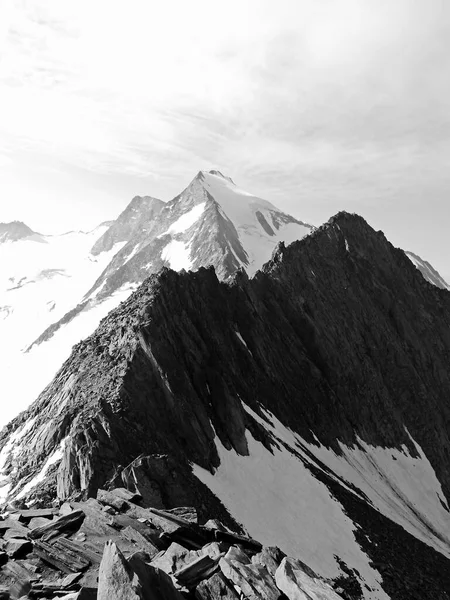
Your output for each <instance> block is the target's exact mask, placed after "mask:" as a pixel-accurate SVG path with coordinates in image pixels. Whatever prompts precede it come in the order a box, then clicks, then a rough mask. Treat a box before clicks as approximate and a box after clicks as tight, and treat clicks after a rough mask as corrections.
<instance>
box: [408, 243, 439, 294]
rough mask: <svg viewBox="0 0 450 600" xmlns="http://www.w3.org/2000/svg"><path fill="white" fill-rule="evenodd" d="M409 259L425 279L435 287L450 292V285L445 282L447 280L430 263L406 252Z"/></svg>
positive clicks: (412, 253)
mask: <svg viewBox="0 0 450 600" xmlns="http://www.w3.org/2000/svg"><path fill="white" fill-rule="evenodd" d="M406 255H407V257H408V258H409V259H410V260H411V261H412V263H413V264H414V265H415V266H416V267H417V268H418V269H419V271H420V272H421V273H422V275H423V276H424V278H425V279H426V280H427V281H429V282H430V283H432V284H433V285H435V286H436V287H438V288H441V289H443V290H450V285H449V284H448V283H447V282H446V281H445V279H444V278H443V277H442V276H441V275H440V274H439V273H438V272H437V271H436V269H435V268H433V267H432V266H431V265H430V263H429V262H427V261H426V260H423V258H420V256H418V255H417V254H414V252H406Z"/></svg>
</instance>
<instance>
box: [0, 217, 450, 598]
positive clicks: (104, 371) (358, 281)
mask: <svg viewBox="0 0 450 600" xmlns="http://www.w3.org/2000/svg"><path fill="white" fill-rule="evenodd" d="M449 358H450V295H449V294H448V292H446V291H444V290H440V289H438V288H435V287H432V286H430V285H429V284H428V283H427V282H426V281H425V280H424V279H423V277H422V275H421V274H420V273H419V272H418V271H417V269H416V268H415V267H414V266H413V265H412V264H411V262H410V261H409V259H408V258H407V257H406V255H405V254H404V253H403V252H402V251H401V250H398V249H396V248H394V247H393V246H392V245H391V244H390V243H389V242H388V241H387V240H386V238H385V237H384V235H383V234H382V233H381V232H378V233H377V232H375V231H373V230H372V229H371V228H370V227H369V226H368V225H367V223H366V222H365V221H364V220H363V219H362V218H360V217H358V216H355V215H349V214H346V213H340V214H339V215H337V216H336V217H334V218H333V219H331V220H330V222H329V223H328V224H327V225H325V226H324V227H322V228H321V229H319V230H317V231H316V232H315V233H314V234H312V235H310V236H308V237H307V238H305V239H303V240H301V241H300V242H296V243H294V244H291V245H290V246H289V247H284V246H283V245H280V246H279V247H278V249H277V251H276V252H275V253H274V255H273V258H272V260H271V261H270V262H269V263H268V264H267V265H265V267H264V268H263V270H262V271H261V272H259V273H258V274H257V275H256V276H255V277H254V278H253V279H251V280H249V279H248V278H247V276H246V275H245V274H244V273H242V272H239V273H238V274H237V275H236V276H235V277H234V278H232V279H231V281H230V282H228V283H223V282H220V281H219V280H218V279H217V276H216V274H215V272H214V269H200V270H199V271H198V272H196V273H188V274H187V273H180V274H177V273H175V272H173V271H169V270H163V271H162V272H161V273H160V274H159V275H156V276H152V277H150V278H149V279H147V280H146V281H145V282H144V284H143V285H142V286H141V287H140V288H139V289H138V290H137V291H136V292H135V293H134V294H133V295H132V296H131V297H130V298H129V299H128V300H127V301H125V302H124V303H122V304H121V305H120V306H119V307H118V308H117V309H116V310H115V311H113V312H112V313H110V314H109V315H108V317H107V318H105V319H104V320H103V321H102V323H101V325H100V326H99V328H98V329H97V330H96V332H95V333H94V334H93V335H92V336H90V337H89V338H88V339H86V340H85V341H83V342H81V343H80V344H78V345H77V346H75V347H74V350H73V353H72V356H71V357H70V359H69V360H68V361H67V362H66V363H65V364H64V366H63V367H62V369H61V370H60V372H59V373H58V375H57V376H56V378H55V380H54V381H53V382H52V383H51V384H50V385H49V386H48V387H47V389H46V390H45V391H44V392H43V393H42V395H41V396H40V398H39V399H38V400H37V401H36V403H35V404H34V405H33V406H32V407H31V408H30V409H29V410H28V411H27V412H26V413H24V414H23V415H21V416H20V417H18V419H16V420H15V421H14V422H13V423H12V424H10V425H9V426H8V428H7V429H6V430H4V431H3V433H2V443H3V444H5V443H6V441H7V439H8V437H9V435H10V434H11V433H12V432H14V431H16V430H17V429H18V427H19V426H21V425H22V424H23V423H26V422H30V420H31V419H35V421H33V425H32V428H31V430H30V433H28V434H27V437H26V441H27V444H25V445H24V447H23V448H22V449H21V450H20V452H19V451H18V452H16V453H15V454H12V455H10V456H9V458H8V461H9V462H8V465H9V467H7V468H9V470H10V472H11V481H12V483H13V485H14V484H16V483H17V482H18V481H19V476H21V477H22V478H25V479H23V482H24V483H25V481H29V479H31V477H32V476H33V475H34V474H35V472H36V471H38V470H39V469H40V468H41V467H42V465H43V463H44V461H45V460H46V458H47V457H48V456H50V455H52V453H54V452H55V449H57V448H62V450H61V452H62V459H61V461H60V462H59V466H58V468H57V469H56V468H55V469H54V470H53V471H49V472H48V475H47V477H46V478H45V480H44V481H43V483H40V484H38V485H36V486H35V487H33V488H32V489H31V491H30V492H29V494H28V497H35V498H38V499H39V498H43V497H45V498H50V497H52V496H54V495H56V493H57V495H58V496H59V497H60V498H61V499H64V498H67V497H70V496H73V495H77V494H82V495H94V494H95V493H96V491H97V489H98V488H99V487H101V486H103V485H104V484H105V483H106V482H108V481H110V482H115V483H116V484H117V478H118V477H119V478H121V479H122V482H121V484H122V485H123V484H124V483H125V484H126V485H130V487H131V489H132V488H133V486H132V485H131V484H132V482H133V480H134V481H135V480H136V479H140V477H141V476H142V473H144V474H145V473H146V475H145V477H146V479H147V483H146V485H145V486H144V487H145V490H146V493H148V495H149V498H150V499H151V502H152V503H153V505H155V500H156V502H157V503H159V502H160V503H161V504H162V505H163V506H165V507H166V508H173V506H175V505H176V504H177V503H178V504H179V503H180V501H181V503H182V504H186V503H189V504H194V505H195V506H197V507H198V505H199V504H202V502H203V503H204V504H205V508H204V513H203V516H204V517H205V518H206V517H207V516H208V512H210V514H211V516H214V514H213V511H210V510H208V506H207V502H206V503H205V502H204V500H203V499H204V498H206V497H207V493H206V492H205V489H204V488H201V486H197V487H195V486H194V484H192V490H191V492H189V493H191V494H192V495H191V496H189V497H186V498H179V496H178V492H177V488H176V486H174V487H173V488H172V489H165V488H164V486H163V485H162V483H161V482H162V480H163V479H164V477H163V474H164V472H167V469H169V471H171V470H172V471H173V472H174V473H176V474H177V472H180V471H181V472H182V473H188V472H189V466H188V462H189V461H191V462H194V463H196V464H198V465H200V466H202V467H204V468H206V469H209V470H210V471H211V472H213V471H214V469H215V468H216V467H218V465H219V462H220V460H219V455H218V452H217V448H216V445H215V442H214V439H215V435H216V434H217V436H218V438H219V439H220V441H221V443H222V444H223V445H224V446H225V448H227V449H230V448H233V449H234V450H235V451H236V452H237V453H238V454H240V455H244V456H245V455H246V454H247V453H248V447H247V440H246V435H245V432H246V430H250V431H251V433H252V435H253V437H254V438H255V439H257V440H259V441H261V442H262V443H263V444H264V445H265V446H266V447H267V448H270V447H271V445H272V443H273V441H272V439H271V437H270V435H269V434H268V432H267V431H266V430H265V429H264V428H263V427H262V426H261V425H260V424H259V422H257V421H256V420H255V419H254V418H253V417H252V416H250V414H249V413H248V412H247V411H246V410H244V408H243V406H242V402H244V403H245V404H246V405H248V406H249V407H250V408H251V409H253V411H255V412H256V413H257V414H258V415H260V416H261V418H262V419H264V418H265V416H264V412H262V411H261V407H264V408H266V409H267V410H269V411H270V412H271V413H272V414H273V415H275V416H276V417H277V418H278V419H279V420H280V421H281V422H282V423H284V424H285V425H286V426H288V427H289V428H290V429H291V430H293V431H295V432H297V433H298V434H300V435H301V437H302V438H303V439H304V440H305V441H307V442H309V443H310V444H317V443H320V444H322V445H323V446H325V447H328V448H332V449H334V450H335V451H336V453H338V454H339V453H340V452H341V449H340V446H339V442H341V443H343V444H345V445H347V446H353V445H357V443H358V439H359V440H363V441H365V442H367V443H369V444H371V445H374V446H382V447H387V448H399V449H402V448H407V449H408V451H409V453H410V454H411V455H412V456H417V455H418V450H417V448H416V446H415V445H414V443H413V442H412V440H411V438H410V436H409V435H408V434H410V435H411V436H412V437H413V438H414V440H415V441H416V442H417V443H418V444H420V446H421V448H422V450H423V451H424V453H425V455H426V457H427V459H428V460H429V461H430V463H431V465H432V467H433V469H434V471H435V473H436V474H437V476H438V478H439V481H440V482H441V485H442V489H443V492H444V494H445V496H446V498H447V499H450V467H449V464H450V462H449V460H448V458H449V454H450V439H449V431H450V428H449V424H450V407H449V405H448V397H449V394H450V373H449V370H448V362H449ZM424 415H426V418H424ZM161 454H165V455H168V456H169V457H170V461H171V464H170V465H169V463H167V461H166V463H167V464H164V460H161V459H157V458H151V459H148V460H147V459H146V460H141V461H140V462H139V460H138V461H136V459H137V458H138V457H140V456H141V455H146V456H147V455H148V456H155V455H161ZM152 461H153V462H152ZM127 465H129V466H128V467H127ZM138 470H140V474H139V476H136V475H135V474H136V472H137V471H138ZM165 470H166V471H165ZM184 476H185V477H187V478H188V475H184ZM317 476H318V477H319V474H318V475H317ZM177 477H178V475H177ZM320 477H321V478H322V479H323V480H324V481H325V482H326V484H327V485H329V486H330V488H333V486H334V487H337V488H338V489H337V490H333V493H334V495H335V496H336V497H339V498H340V499H341V498H342V503H343V504H344V506H346V509H347V510H348V511H349V512H350V511H351V512H352V514H354V520H355V522H363V521H364V522H365V526H366V528H365V531H366V532H367V531H372V532H374V531H375V528H377V529H378V530H379V529H380V527H381V525H380V523H382V527H383V528H384V529H383V531H386V532H387V533H386V534H385V538H384V539H383V547H384V548H391V551H392V548H394V547H395V544H394V543H393V542H392V539H394V540H396V539H398V538H397V537H396V536H397V535H398V534H397V533H395V532H393V531H392V523H391V522H390V521H389V520H388V519H386V517H382V516H380V515H379V513H377V512H376V511H375V510H374V509H373V508H372V507H370V506H369V505H368V504H367V503H361V502H360V503H359V504H358V503H356V504H357V505H356V504H355V500H354V498H353V497H352V496H351V494H348V493H347V492H343V491H342V490H343V488H342V489H341V486H340V485H338V484H336V483H335V482H334V483H332V479H330V478H328V476H325V475H323V473H322V474H321V475H320ZM182 487H183V488H184V487H185V486H184V485H183V486H182ZM18 489H20V487H19V488H18ZM187 489H189V486H187ZM208 502H209V501H208ZM209 506H212V504H210V505H209ZM362 506H364V508H362ZM386 522H388V523H391V525H386ZM389 527H391V529H390V528H389ZM395 527H397V526H395ZM395 527H394V529H395ZM371 528H373V529H371ZM400 529H401V528H400ZM402 531H403V530H402ZM433 533H434V534H435V535H437V536H439V535H440V532H438V531H436V532H433ZM402 535H403V536H405V540H409V539H411V540H413V539H414V538H412V537H411V536H410V535H409V534H406V533H405V532H403V533H402ZM370 536H371V537H372V533H371V534H370ZM389 540H391V541H389ZM361 543H362V542H361ZM405 543H410V542H407V541H405ZM389 544H391V545H390V546H389ZM411 544H412V542H411ZM414 544H415V547H416V548H418V550H417V555H418V556H425V557H429V556H432V554H433V552H434V551H431V550H430V551H429V553H428V554H427V552H428V549H427V547H426V546H424V544H423V543H421V542H418V541H417V540H414ZM367 552H368V553H369V555H370V556H371V557H372V556H375V555H376V553H377V552H379V549H378V550H377V548H376V547H375V545H370V544H369V545H368V548H367ZM434 554H436V553H434ZM395 560H396V561H397V563H396V564H397V566H396V569H397V570H396V571H393V572H390V571H389V569H386V570H385V573H383V577H386V581H390V580H391V579H395V578H398V577H399V573H401V572H402V570H404V571H405V572H408V568H409V567H408V564H407V563H408V560H407V558H405V560H403V562H402V561H401V559H399V558H398V557H396V559H395ZM421 560H422V559H421ZM423 560H424V564H428V563H427V560H429V559H428V558H425V559H423ZM439 560H440V561H442V562H443V564H448V561H447V559H445V558H444V557H442V556H439ZM399 561H400V562H399ZM381 562H382V561H381ZM427 568H428V567H427ZM408 577H414V574H411V573H410V572H408ZM447 583H448V582H446V581H444V582H443V583H442V584H439V583H437V584H436V586H435V588H434V590H435V591H436V592H437V593H440V592H442V593H444V592H443V590H445V591H446V592H447V591H448V592H450V587H447ZM392 589H393V590H394V591H393V595H392V597H393V598H406V597H408V596H404V595H402V591H401V590H400V591H399V590H395V586H394V585H392ZM411 589H417V586H416V587H415V584H414V585H412V587H411ZM411 597H413V596H411ZM427 597H430V598H431V597H432V596H431V595H430V596H428V595H426V592H424V593H423V595H422V598H427ZM434 597H436V596H434ZM440 597H442V598H444V597H446V596H444V595H442V596H440Z"/></svg>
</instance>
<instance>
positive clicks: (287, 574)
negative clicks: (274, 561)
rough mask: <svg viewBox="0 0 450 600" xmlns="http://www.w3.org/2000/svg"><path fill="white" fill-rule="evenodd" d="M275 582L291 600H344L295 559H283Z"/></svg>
mask: <svg viewBox="0 0 450 600" xmlns="http://www.w3.org/2000/svg"><path fill="white" fill-rule="evenodd" d="M275 581H276V584H277V586H278V588H279V589H280V590H281V591H282V592H283V593H284V594H285V595H286V596H287V597H288V598H289V600H342V597H341V596H340V595H339V594H337V593H336V592H335V591H334V590H333V588H332V587H331V586H330V585H328V583H325V581H323V580H322V579H320V578H318V577H317V576H316V574H315V573H314V571H312V570H311V569H310V568H309V567H307V566H306V565H304V564H303V563H302V562H301V561H300V560H296V559H294V558H283V560H282V562H281V564H280V566H279V567H278V569H277V570H276V573H275Z"/></svg>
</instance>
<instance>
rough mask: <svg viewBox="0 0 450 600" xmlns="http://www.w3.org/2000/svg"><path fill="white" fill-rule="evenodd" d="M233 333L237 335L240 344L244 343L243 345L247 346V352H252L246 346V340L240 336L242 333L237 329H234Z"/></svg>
mask: <svg viewBox="0 0 450 600" xmlns="http://www.w3.org/2000/svg"><path fill="white" fill-rule="evenodd" d="M234 333H235V334H236V336H237V338H238V340H239V341H240V342H241V343H242V344H244V346H245V347H246V348H247V350H248V351H249V353H250V354H252V352H251V350H250V348H249V347H248V346H247V342H246V341H245V340H244V338H243V337H242V335H241V334H240V333H239V331H235V332H234ZM252 356H253V354H252Z"/></svg>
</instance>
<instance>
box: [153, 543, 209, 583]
mask: <svg viewBox="0 0 450 600" xmlns="http://www.w3.org/2000/svg"><path fill="white" fill-rule="evenodd" d="M192 554H193V553H191V551H190V550H188V549H187V548H184V546H181V545H180V544H177V543H176V542H172V543H171V544H170V546H169V547H168V548H167V550H166V551H165V552H163V553H161V554H159V555H158V556H156V557H155V558H154V559H153V560H152V561H151V563H150V564H151V565H152V567H155V568H157V569H162V570H163V571H164V572H165V573H168V574H169V575H172V574H173V573H175V571H178V570H179V569H181V568H182V567H184V566H185V565H186V564H187V563H188V562H191V561H192V560H193V559H195V558H198V555H197V554H195V553H194V556H192Z"/></svg>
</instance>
